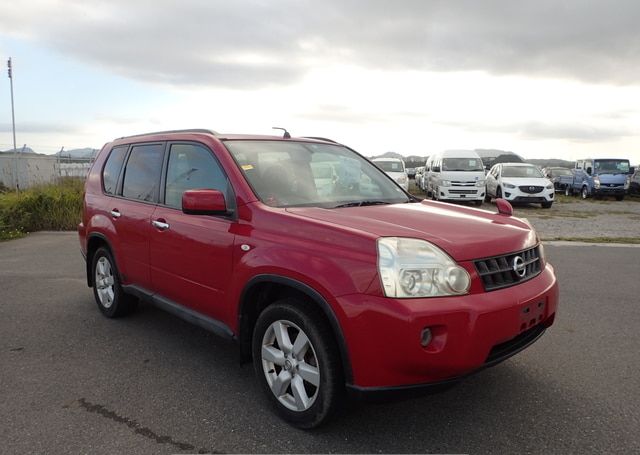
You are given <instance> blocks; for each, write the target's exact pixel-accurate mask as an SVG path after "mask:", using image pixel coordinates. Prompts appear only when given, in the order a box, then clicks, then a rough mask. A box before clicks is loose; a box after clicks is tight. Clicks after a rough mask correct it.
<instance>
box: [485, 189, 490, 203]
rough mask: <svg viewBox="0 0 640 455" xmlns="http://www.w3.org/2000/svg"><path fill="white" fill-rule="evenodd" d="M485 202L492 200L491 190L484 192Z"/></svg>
mask: <svg viewBox="0 0 640 455" xmlns="http://www.w3.org/2000/svg"><path fill="white" fill-rule="evenodd" d="M484 202H491V196H489V191H487V190H485V192H484Z"/></svg>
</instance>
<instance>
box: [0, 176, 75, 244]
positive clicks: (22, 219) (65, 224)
mask: <svg viewBox="0 0 640 455" xmlns="http://www.w3.org/2000/svg"><path fill="white" fill-rule="evenodd" d="M83 191H84V180H83V179H63V180H62V181H61V182H60V183H58V184H52V185H42V186H37V187H33V188H29V189H28V190H25V191H22V192H20V193H15V192H11V191H9V192H4V193H0V239H2V240H7V239H12V238H17V237H20V236H22V235H24V233H27V232H34V231H71V230H75V229H76V228H77V226H78V223H79V222H80V216H81V211H82V193H83Z"/></svg>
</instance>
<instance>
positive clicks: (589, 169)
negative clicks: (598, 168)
mask: <svg viewBox="0 0 640 455" xmlns="http://www.w3.org/2000/svg"><path fill="white" fill-rule="evenodd" d="M592 172H593V169H591V166H589V167H588V168H587V174H589V175H591V173H592Z"/></svg>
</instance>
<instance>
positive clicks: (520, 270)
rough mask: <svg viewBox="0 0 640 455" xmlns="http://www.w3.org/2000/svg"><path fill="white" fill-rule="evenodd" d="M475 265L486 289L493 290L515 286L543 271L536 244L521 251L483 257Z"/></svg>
mask: <svg viewBox="0 0 640 455" xmlns="http://www.w3.org/2000/svg"><path fill="white" fill-rule="evenodd" d="M517 258H519V259H517ZM475 266H476V270H477V271H478V275H480V278H481V279H482V284H484V289H485V291H493V290H496V289H501V288H506V287H509V286H514V285H516V284H518V283H522V282H523V281H527V280H530V279H531V278H533V277H534V276H536V275H538V274H539V273H540V271H541V266H540V253H539V251H538V247H537V246H536V247H534V248H530V249H528V250H524V251H521V252H519V253H511V254H506V255H504V256H496V257H492V258H488V259H481V260H478V261H475ZM516 270H517V271H516Z"/></svg>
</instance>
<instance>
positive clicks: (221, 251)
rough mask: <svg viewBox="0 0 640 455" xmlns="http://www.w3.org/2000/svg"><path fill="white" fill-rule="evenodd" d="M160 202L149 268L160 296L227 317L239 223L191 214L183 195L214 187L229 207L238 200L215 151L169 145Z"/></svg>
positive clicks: (198, 146)
mask: <svg viewBox="0 0 640 455" xmlns="http://www.w3.org/2000/svg"><path fill="white" fill-rule="evenodd" d="M167 153H168V157H167V159H166V167H165V168H166V171H165V178H164V179H163V180H164V182H165V184H164V186H163V190H164V191H163V194H161V195H160V204H159V205H158V206H157V208H156V210H155V211H154V213H153V215H152V217H151V224H152V233H151V242H150V245H151V248H150V265H151V267H150V269H151V281H152V283H153V289H154V291H155V292H156V293H158V294H160V295H161V296H163V297H165V298H167V299H169V300H171V301H173V302H176V303H179V304H182V305H185V306H187V307H189V308H191V309H193V310H195V311H197V312H199V313H202V314H205V315H207V316H210V317H213V318H215V319H217V320H224V319H225V305H224V303H225V290H226V288H227V287H228V285H229V282H230V281H231V272H232V257H233V256H232V255H233V243H234V235H233V234H232V232H231V227H232V225H233V223H234V221H233V218H232V217H230V216H212V215H187V214H185V213H183V212H182V193H184V191H186V190H190V189H215V190H219V191H222V192H223V194H224V195H225V200H226V202H227V206H228V207H231V208H233V206H234V204H235V201H234V197H233V193H232V191H231V189H230V186H229V183H228V179H227V177H226V175H225V173H224V172H223V170H222V168H221V166H220V164H219V163H218V161H217V159H216V158H215V156H214V154H213V152H212V151H211V150H210V149H209V148H208V147H206V146H205V145H203V144H199V143H194V142H188V143H183V142H181V143H177V142H176V143H170V144H169V146H168V152H167Z"/></svg>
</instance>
